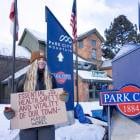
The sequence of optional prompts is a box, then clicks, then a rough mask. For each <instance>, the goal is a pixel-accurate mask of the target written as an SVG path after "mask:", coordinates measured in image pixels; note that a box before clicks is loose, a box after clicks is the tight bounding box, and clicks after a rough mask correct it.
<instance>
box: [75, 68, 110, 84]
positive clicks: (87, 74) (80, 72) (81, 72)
mask: <svg viewBox="0 0 140 140" xmlns="http://www.w3.org/2000/svg"><path fill="white" fill-rule="evenodd" d="M74 72H76V71H75V70H74ZM78 75H79V76H80V77H81V78H82V79H83V80H86V81H90V82H92V81H106V82H112V79H111V78H109V77H94V76H93V74H92V71H85V70H78Z"/></svg>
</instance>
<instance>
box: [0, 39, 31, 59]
mask: <svg viewBox="0 0 140 140" xmlns="http://www.w3.org/2000/svg"><path fill="white" fill-rule="evenodd" d="M12 52H13V45H12V44H5V43H1V42H0V55H3V56H12V55H13V54H12ZM30 56H31V53H30V52H29V51H28V50H27V49H26V48H25V47H22V46H18V45H16V57H19V58H27V59H30Z"/></svg>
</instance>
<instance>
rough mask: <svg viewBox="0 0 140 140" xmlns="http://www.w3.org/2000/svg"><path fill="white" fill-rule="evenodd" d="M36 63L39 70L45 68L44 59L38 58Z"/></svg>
mask: <svg viewBox="0 0 140 140" xmlns="http://www.w3.org/2000/svg"><path fill="white" fill-rule="evenodd" d="M37 63H38V68H39V69H40V70H42V69H44V68H45V66H46V61H45V60H44V58H39V59H38V61H37Z"/></svg>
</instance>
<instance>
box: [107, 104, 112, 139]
mask: <svg viewBox="0 0 140 140" xmlns="http://www.w3.org/2000/svg"><path fill="white" fill-rule="evenodd" d="M107 113H108V114H107V116H108V140H111V119H110V106H109V105H108V106H107Z"/></svg>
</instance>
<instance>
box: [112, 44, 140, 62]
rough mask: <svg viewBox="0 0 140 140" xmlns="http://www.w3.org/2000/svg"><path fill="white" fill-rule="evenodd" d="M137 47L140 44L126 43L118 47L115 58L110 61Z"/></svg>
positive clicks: (139, 46)
mask: <svg viewBox="0 0 140 140" xmlns="http://www.w3.org/2000/svg"><path fill="white" fill-rule="evenodd" d="M139 48H140V45H137V44H126V45H124V46H123V47H122V48H121V49H120V51H119V52H118V53H117V54H116V56H115V58H114V59H113V60H112V61H115V60H116V59H119V58H121V57H123V56H124V55H127V54H129V53H131V52H132V51H134V50H136V49H139Z"/></svg>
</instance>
